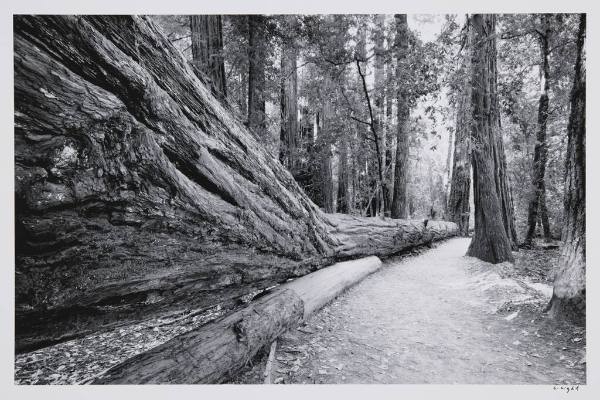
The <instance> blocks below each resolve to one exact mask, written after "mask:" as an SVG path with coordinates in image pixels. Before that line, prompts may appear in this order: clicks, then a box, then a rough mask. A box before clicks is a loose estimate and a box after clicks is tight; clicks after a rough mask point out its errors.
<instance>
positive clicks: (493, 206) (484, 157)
mask: <svg viewBox="0 0 600 400" xmlns="http://www.w3.org/2000/svg"><path fill="white" fill-rule="evenodd" d="M470 23H471V29H470V31H471V33H472V38H471V43H472V46H473V48H472V50H471V52H472V58H471V73H472V76H471V92H472V95H471V110H472V118H473V122H472V124H471V140H472V150H471V151H472V164H473V193H474V199H475V234H474V236H473V240H472V241H471V244H470V245H469V250H468V251H467V255H469V256H473V257H477V258H479V259H481V260H484V261H488V262H491V263H499V262H503V261H512V260H513V256H512V251H511V241H510V239H509V236H508V235H507V231H506V230H505V223H506V215H505V213H504V208H503V202H502V193H499V191H498V185H497V183H498V179H499V176H498V175H499V172H498V169H497V168H496V165H497V161H498V154H499V153H498V150H499V149H498V145H497V144H498V142H499V141H498V139H497V137H496V135H497V134H498V132H497V126H498V125H497V121H496V116H495V115H494V112H493V111H494V110H493V109H492V107H493V106H494V101H493V97H492V96H493V90H494V85H493V82H495V74H496V70H495V67H496V63H495V57H496V54H495V44H494V43H495V39H493V37H490V36H493V35H494V32H495V16H494V15H490V14H474V15H473V16H472V17H471V21H470Z"/></svg>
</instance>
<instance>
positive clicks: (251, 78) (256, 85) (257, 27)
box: [248, 15, 267, 135]
mask: <svg viewBox="0 0 600 400" xmlns="http://www.w3.org/2000/svg"><path fill="white" fill-rule="evenodd" d="M266 22H267V18H266V17H265V16H264V15H249V16H248V127H249V128H250V129H252V130H254V131H256V132H257V133H259V134H260V135H266V134H267V132H266V128H267V122H266V114H265V99H266V96H265V62H266V58H267V48H266V46H267V43H266V41H267V38H266Z"/></svg>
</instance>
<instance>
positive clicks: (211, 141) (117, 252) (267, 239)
mask: <svg viewBox="0 0 600 400" xmlns="http://www.w3.org/2000/svg"><path fill="white" fill-rule="evenodd" d="M14 27H15V36H14V65H15V75H14V82H15V204H16V210H15V242H16V249H15V252H16V267H15V268H16V274H15V311H16V349H17V351H23V350H25V349H27V348H33V347H40V346H43V345H47V344H51V343H54V342H57V341H60V340H65V339H67V338H69V337H74V336H78V335H83V334H85V333H88V332H92V331H95V330H98V329H102V328H108V327H111V326H115V325H117V324H124V323H127V322H130V321H139V320H143V319H146V318H152V317H155V316H157V315H160V314H163V313H166V312H172V311H176V310H182V309H190V308H204V307H210V306H212V305H215V304H220V303H224V302H233V301H235V300H236V299H239V298H240V297H242V296H244V295H247V294H248V293H251V292H253V291H255V290H258V289H262V288H266V287H269V286H272V285H273V284H275V283H277V282H283V281H285V280H287V279H288V278H290V277H295V276H301V275H304V274H306V273H308V272H310V271H313V270H315V269H318V268H320V267H323V266H325V265H329V264H331V263H332V262H334V261H335V260H337V259H344V258H349V257H360V256H363V255H370V254H380V255H383V254H392V253H393V252H397V251H400V250H402V248H404V247H403V246H404V245H405V244H406V243H412V244H413V245H416V244H419V243H421V242H423V241H424V240H426V239H427V237H426V235H425V234H424V233H423V234H421V236H420V237H421V239H419V236H418V235H417V236H415V235H414V233H410V232H412V231H410V230H402V229H399V227H397V228H390V227H388V226H380V225H375V226H374V227H373V228H372V229H373V230H374V232H373V234H372V235H369V236H373V237H379V238H381V239H378V240H376V241H374V242H371V241H370V239H369V237H368V236H363V235H362V233H361V232H362V231H361V230H360V229H358V228H357V227H356V224H354V225H352V224H350V225H349V228H348V229H349V231H348V232H347V233H346V234H345V236H344V229H343V228H340V224H339V223H338V222H337V220H334V219H330V218H329V217H327V216H326V215H325V214H323V213H322V212H321V211H320V210H319V209H318V207H316V206H315V205H314V204H313V203H312V202H311V201H310V200H309V198H308V197H307V196H306V195H305V194H304V192H303V191H302V190H301V189H300V187H299V186H298V185H297V184H296V182H295V181H294V179H293V178H292V176H291V175H290V174H289V173H288V172H287V170H286V169H285V168H284V167H283V166H282V165H281V164H280V163H279V162H278V161H277V160H275V159H273V158H272V157H270V156H269V155H268V154H267V152H266V150H265V149H264V148H263V146H262V145H261V144H260V143H258V142H257V140H256V139H255V137H254V136H253V135H251V134H250V133H249V131H248V130H247V129H246V127H244V125H243V124H242V123H241V121H240V120H239V119H237V118H235V117H234V115H233V109H232V108H231V107H230V106H229V105H228V104H227V103H226V102H222V101H220V100H218V99H216V98H215V97H214V96H213V95H212V93H211V91H210V90H208V89H207V86H206V82H202V81H201V78H199V77H197V76H196V75H195V73H194V72H193V70H192V68H191V66H190V64H188V63H187V61H186V60H185V59H184V57H183V56H182V55H181V53H179V52H178V51H177V50H176V49H175V48H174V47H173V46H172V45H171V44H170V43H169V42H168V40H166V39H165V38H164V37H162V35H161V34H160V31H159V30H158V29H157V28H156V27H155V26H154V25H153V24H152V23H151V21H150V20H148V19H147V18H145V17H136V16H133V17H114V16H113V17H101V16H87V17H82V16H54V17H52V16H43V17H42V16H38V17H34V16H16V17H15V19H14ZM369 221H370V220H369V219H364V221H363V223H364V224H367V225H368V224H370V223H371V222H369ZM396 223H398V224H403V223H406V224H412V223H411V222H408V221H397V222H396ZM451 226H452V225H451ZM453 229H455V228H453ZM451 234H453V231H452V228H450V230H449V231H448V232H447V235H451ZM386 237H388V241H387V242H386V241H385V240H383V239H384V238H386ZM440 237H441V236H440ZM361 241H362V242H361ZM371 243H372V244H371ZM380 244H381V245H380ZM390 246H391V247H390ZM392 248H393V249H394V251H391V249H392ZM353 249H354V250H353ZM361 252H362V254H361Z"/></svg>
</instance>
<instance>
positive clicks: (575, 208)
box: [549, 14, 586, 322]
mask: <svg viewBox="0 0 600 400" xmlns="http://www.w3.org/2000/svg"><path fill="white" fill-rule="evenodd" d="M585 31H586V16H585V14H582V15H581V16H580V22H579V33H578V35H577V60H576V62H575V78H574V81H573V89H572V90H571V114H570V116H569V124H568V126H567V135H568V138H569V142H568V144H567V155H566V171H565V203H564V204H565V211H564V220H563V229H562V240H563V244H562V249H561V255H560V259H559V261H558V266H557V269H556V273H555V277H554V293H553V295H552V300H551V301H550V305H549V307H550V314H551V315H552V316H553V317H561V318H562V317H568V318H570V319H572V320H574V321H576V322H585V308H586V301H585V66H584V61H583V58H584V53H583V51H584V50H583V46H584V41H585Z"/></svg>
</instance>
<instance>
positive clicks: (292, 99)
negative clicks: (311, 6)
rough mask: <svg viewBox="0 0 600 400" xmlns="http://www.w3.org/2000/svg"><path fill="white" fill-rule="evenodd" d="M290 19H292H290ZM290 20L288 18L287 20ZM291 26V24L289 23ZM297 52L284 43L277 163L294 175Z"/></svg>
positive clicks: (296, 134) (296, 131)
mask: <svg viewBox="0 0 600 400" xmlns="http://www.w3.org/2000/svg"><path fill="white" fill-rule="evenodd" d="M291 18H292V19H293V18H294V17H291ZM288 19H290V18H288ZM290 25H291V23H290ZM297 57H298V50H297V49H296V47H295V44H294V43H289V42H286V43H284V47H283V49H282V52H281V75H282V78H281V129H280V136H279V139H280V143H279V161H281V163H282V164H283V165H285V166H286V167H287V169H288V170H289V171H290V172H291V173H292V175H294V171H295V169H296V164H297V160H296V158H297V155H296V153H297V147H298V93H297V92H298V71H297V66H296V59H297Z"/></svg>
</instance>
